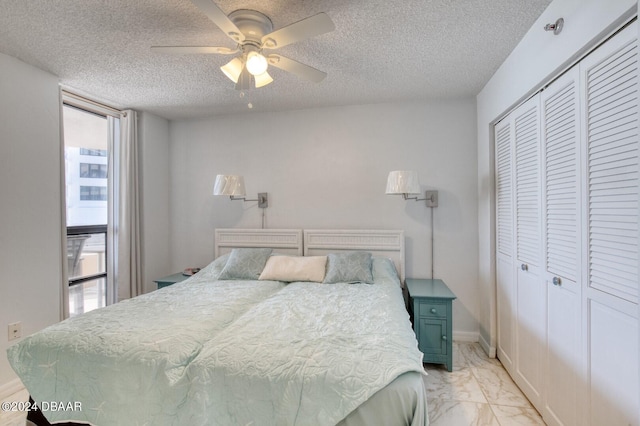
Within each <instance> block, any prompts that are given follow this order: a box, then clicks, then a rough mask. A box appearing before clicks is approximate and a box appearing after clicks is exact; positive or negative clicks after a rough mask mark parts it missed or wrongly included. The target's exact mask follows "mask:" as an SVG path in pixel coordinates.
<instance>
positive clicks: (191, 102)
mask: <svg viewBox="0 0 640 426" xmlns="http://www.w3.org/2000/svg"><path fill="white" fill-rule="evenodd" d="M550 2H551V1H550V0H369V1H364V0H361V1H346V0H315V1H311V0H268V1H267V0H262V1H260V0H216V4H218V6H219V7H220V8H221V9H222V10H223V11H225V12H226V13H227V14H228V13H230V12H232V11H234V10H236V9H255V10H258V11H260V12H262V13H264V14H266V15H268V16H269V17H270V18H271V20H272V21H273V24H274V28H275V29H278V28H281V27H283V26H286V25H289V24H291V23H294V22H296V21H299V20H301V19H304V18H306V17H308V16H311V15H314V14H316V13H319V12H326V13H327V14H328V15H329V16H330V17H331V19H332V20H333V22H334V23H335V26H336V30H335V31H333V32H331V33H327V34H324V35H321V36H318V37H316V38H313V39H309V40H305V41H302V42H300V43H296V44H293V45H289V46H285V47H283V48H282V49H279V50H277V51H276V52H277V53H280V54H282V55H284V56H287V57H289V58H291V59H295V60H297V61H300V62H303V63H305V64H308V65H311V66H313V67H315V68H318V69H320V70H322V71H325V72H326V73H327V74H328V76H327V78H326V79H325V80H324V81H322V82H321V83H319V84H316V83H311V82H308V81H305V80H301V79H299V78H298V77H296V76H295V75H293V74H289V73H286V72H284V71H281V70H279V69H274V68H270V71H269V72H270V73H271V75H272V76H273V78H274V80H275V81H274V82H273V83H272V84H270V85H268V86H265V87H263V88H260V89H253V90H250V91H247V92H246V93H245V95H244V97H241V96H240V93H239V92H237V91H236V90H235V89H234V85H233V83H232V82H231V81H229V80H228V79H227V78H226V77H225V76H224V75H223V74H222V72H221V71H220V69H219V67H220V66H221V65H223V64H225V63H226V62H227V61H229V59H230V57H229V56H226V55H167V54H160V53H152V52H151V51H150V49H149V47H150V46H153V45H212V46H227V47H235V46H234V43H233V42H232V41H231V40H230V39H229V38H228V37H226V36H225V34H224V33H223V32H222V31H221V30H220V29H219V28H218V27H216V26H215V25H214V24H213V22H211V21H210V20H209V19H208V18H207V17H206V16H205V15H204V14H203V13H202V12H201V11H200V10H199V9H198V8H197V7H196V6H194V5H193V4H192V3H191V2H190V1H189V0H54V1H51V0H0V11H1V12H0V52H2V53H6V54H8V55H10V56H14V57H16V58H18V59H20V60H22V61H24V62H27V63H30V64H33V65H35V66H36V67H38V68H41V69H43V70H46V71H48V72H51V73H52V74H55V75H57V76H58V77H59V78H60V82H61V83H62V84H63V85H64V86H65V87H68V88H70V89H72V90H74V91H75V92H77V93H80V94H84V95H87V96H91V97H94V98H97V99H100V100H102V101H104V102H108V103H111V104H112V105H114V106H116V107H129V108H134V109H138V110H146V111H150V112H153V113H155V114H158V115H160V116H162V117H166V118H169V119H179V118H187V117H203V116H209V115H215V114H228V113H239V112H246V113H251V112H254V111H281V110H288V109H297V108H310V107H319V106H329V105H350V104H366V103H377V102H393V101H403V100H416V99H441V98H459V97H469V96H475V95H476V94H477V93H478V92H479V91H480V90H481V89H482V87H483V86H484V84H485V83H486V82H487V81H488V79H489V78H490V77H491V75H492V74H493V73H494V72H495V70H496V69H497V68H498V66H499V65H500V64H501V63H502V62H503V61H504V59H505V58H506V57H507V55H508V54H509V53H510V52H511V50H512V49H513V48H514V47H515V46H516V44H517V43H518V42H519V41H520V39H521V38H522V37H523V36H524V34H525V32H526V31H527V30H528V29H529V28H530V27H531V25H532V24H533V23H534V21H535V20H536V19H537V18H538V16H540V14H541V13H542V12H543V10H544V9H545V8H546V6H547V5H548V4H549V3H550ZM541 30H542V29H541ZM249 102H251V103H252V104H253V106H254V107H253V109H251V110H249V109H248V107H247V104H248V103H249Z"/></svg>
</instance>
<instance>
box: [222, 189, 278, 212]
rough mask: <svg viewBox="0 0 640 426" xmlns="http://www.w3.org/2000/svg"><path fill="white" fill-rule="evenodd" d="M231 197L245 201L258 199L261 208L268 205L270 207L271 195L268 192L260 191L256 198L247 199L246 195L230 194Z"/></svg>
mask: <svg viewBox="0 0 640 426" xmlns="http://www.w3.org/2000/svg"><path fill="white" fill-rule="evenodd" d="M229 198H230V199H232V200H235V201H244V202H245V203H246V202H249V201H257V202H258V207H260V208H261V209H266V208H267V207H269V196H268V195H267V193H266V192H259V193H258V198H256V199H247V198H245V197H236V196H235V195H231V196H229Z"/></svg>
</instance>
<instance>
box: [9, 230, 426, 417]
mask: <svg viewBox="0 0 640 426" xmlns="http://www.w3.org/2000/svg"><path fill="white" fill-rule="evenodd" d="M214 257H215V260H214V261H213V262H212V263H211V264H210V265H208V266H207V267H205V268H203V270H201V271H200V272H199V273H197V274H195V275H194V276H193V277H191V278H189V279H188V280H185V281H183V282H181V283H178V284H175V285H172V286H170V287H167V288H164V289H161V290H158V291H155V292H152V293H149V294H145V295H142V296H138V297H136V298H133V299H130V300H126V301H123V302H120V303H117V304H115V305H111V306H109V307H107V308H103V309H99V310H96V311H91V312H89V313H87V314H85V315H81V316H78V317H74V318H71V319H69V320H66V321H63V322H61V323H59V324H56V325H53V326H51V327H49V328H47V329H44V330H42V331H40V332H38V333H36V334H34V335H32V336H29V337H28V338H26V339H24V340H23V341H21V342H20V343H18V344H17V345H14V346H12V347H10V348H9V350H8V358H9V362H10V363H11V365H12V367H13V368H14V370H15V371H16V373H17V374H18V376H19V377H20V378H21V380H22V381H23V383H24V384H25V386H26V388H27V389H28V391H29V393H30V394H31V396H32V398H33V399H34V400H35V401H40V402H41V405H45V406H46V405H47V404H42V403H43V402H44V403H46V402H57V403H59V404H62V407H64V408H65V409H62V410H51V409H50V410H49V411H43V413H44V414H45V415H46V420H44V419H40V420H39V421H40V422H43V421H48V422H51V423H52V424H55V423H57V422H74V423H78V424H94V425H118V424H123V425H124V424H126V425H129V424H140V425H142V424H149V425H165V424H166V425H173V424H175V425H185V424H189V425H245V424H246V425H248V424H252V425H336V424H339V425H342V426H358V425H376V424H379V425H395V424H397V425H414V426H423V425H427V424H428V414H427V404H426V392H425V389H424V382H423V379H422V376H423V374H425V373H424V370H423V367H422V354H421V353H420V352H419V350H418V348H417V343H416V339H415V335H414V334H413V331H412V329H411V324H410V322H409V316H408V314H407V312H406V310H405V309H404V300H403V297H402V291H401V283H402V282H403V278H404V236H403V233H402V231H362V230H358V231H347V230H305V231H302V230H244V229H218V230H216V235H215V256H214ZM264 259H266V260H264ZM322 259H324V261H323V260H322ZM363 259H364V260H363ZM367 259H368V261H367ZM322 262H324V263H322ZM367 262H369V263H367ZM273 265H275V266H273ZM283 265H284V266H283ZM291 265H293V267H292V266H291ZM301 265H302V266H303V267H302V268H301V267H300V266H301ZM367 265H368V267H369V270H367V267H366V266H367ZM256 268H259V269H260V271H259V272H258V274H259V275H260V277H261V278H262V279H256ZM320 268H322V273H321V274H322V276H323V277H321V278H322V279H318V274H319V270H320ZM367 273H368V274H370V275H367ZM345 274H346V275H345ZM354 274H355V276H354ZM291 277H293V278H291ZM329 278H331V279H329ZM327 279H328V282H327V283H322V282H319V281H323V280H327ZM369 281H370V283H367V282H369ZM78 403H79V404H78ZM48 405H49V408H51V404H48ZM58 406H60V405H58ZM78 407H81V409H77V408H78ZM36 418H37V416H35V415H31V413H30V416H29V419H30V420H32V421H33V420H36ZM44 424H47V423H44Z"/></svg>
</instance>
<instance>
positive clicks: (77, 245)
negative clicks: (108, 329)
mask: <svg viewBox="0 0 640 426" xmlns="http://www.w3.org/2000/svg"><path fill="white" fill-rule="evenodd" d="M63 102H64V105H63V109H62V115H63V126H64V157H65V182H66V184H65V189H66V194H65V197H66V207H67V208H66V218H67V271H68V276H69V282H68V286H69V288H68V289H69V291H68V299H67V309H65V311H67V312H68V314H69V316H74V315H78V314H81V313H84V312H87V311H90V310H92V309H96V308H100V307H103V306H106V305H107V304H109V303H111V302H113V300H114V293H115V291H114V289H113V288H110V287H113V284H112V281H113V280H112V279H111V276H110V274H109V263H108V260H109V259H108V248H109V246H110V242H109V241H108V232H107V230H108V217H109V214H108V211H109V187H110V185H111V184H110V182H109V179H108V177H109V167H110V164H109V163H110V158H109V153H110V150H111V149H113V148H112V147H113V146H114V144H115V143H116V139H117V136H116V135H118V126H119V117H118V116H114V115H112V114H109V113H104V112H103V111H101V110H100V108H96V107H94V106H93V105H91V104H87V105H85V104H83V103H82V102H79V101H78V99H76V98H75V97H72V98H70V99H68V98H67V97H65V94H63Z"/></svg>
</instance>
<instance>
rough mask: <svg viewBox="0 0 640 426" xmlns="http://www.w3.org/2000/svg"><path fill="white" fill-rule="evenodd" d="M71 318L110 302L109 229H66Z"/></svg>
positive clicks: (105, 226)
mask: <svg viewBox="0 0 640 426" xmlns="http://www.w3.org/2000/svg"><path fill="white" fill-rule="evenodd" d="M67 267H68V274H69V315H70V316H74V315H78V314H81V313H84V312H88V311H90V310H93V309H96V308H101V307H103V306H105V305H106V302H107V225H95V226H70V227H67Z"/></svg>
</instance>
